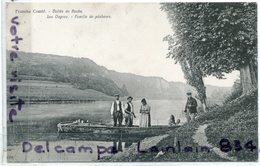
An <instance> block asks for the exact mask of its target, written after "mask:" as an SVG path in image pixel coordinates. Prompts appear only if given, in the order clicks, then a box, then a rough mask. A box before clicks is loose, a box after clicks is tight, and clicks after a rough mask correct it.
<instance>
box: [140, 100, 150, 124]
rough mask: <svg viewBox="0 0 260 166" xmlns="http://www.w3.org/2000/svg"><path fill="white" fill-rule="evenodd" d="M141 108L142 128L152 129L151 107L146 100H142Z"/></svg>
mask: <svg viewBox="0 0 260 166" xmlns="http://www.w3.org/2000/svg"><path fill="white" fill-rule="evenodd" d="M141 103H142V105H141V108H140V113H141V116H140V127H150V126H151V114H150V111H151V107H150V106H149V105H148V104H147V102H146V100H145V99H142V100H141Z"/></svg>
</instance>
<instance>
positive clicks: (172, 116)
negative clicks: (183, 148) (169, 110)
mask: <svg viewBox="0 0 260 166" xmlns="http://www.w3.org/2000/svg"><path fill="white" fill-rule="evenodd" d="M168 125H169V126H175V125H176V123H175V117H174V115H171V116H170V119H169V123H168Z"/></svg>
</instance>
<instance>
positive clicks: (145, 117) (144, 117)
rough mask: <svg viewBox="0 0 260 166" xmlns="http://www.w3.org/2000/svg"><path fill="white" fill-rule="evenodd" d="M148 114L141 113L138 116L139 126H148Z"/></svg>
mask: <svg viewBox="0 0 260 166" xmlns="http://www.w3.org/2000/svg"><path fill="white" fill-rule="evenodd" d="M150 123H151V122H150V115H149V114H145V113H142V114H141V116H140V125H139V127H149V126H150Z"/></svg>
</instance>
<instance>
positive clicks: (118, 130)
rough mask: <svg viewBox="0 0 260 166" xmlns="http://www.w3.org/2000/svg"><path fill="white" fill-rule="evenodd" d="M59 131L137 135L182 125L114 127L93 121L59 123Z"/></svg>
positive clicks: (151, 133)
mask: <svg viewBox="0 0 260 166" xmlns="http://www.w3.org/2000/svg"><path fill="white" fill-rule="evenodd" d="M57 127H58V132H59V133H75V134H76V133H89V134H102V135H124V136H126V135H132V136H133V135H136V136H141V135H145V136H153V135H160V134H164V133H167V132H168V131H171V130H174V129H177V128H178V127H180V126H172V127H170V126H167V125H157V126H151V127H147V128H140V127H138V126H133V127H126V126H121V127H118V126H116V127H114V126H109V125H105V124H95V125H94V124H91V123H75V122H71V123H59V124H58V125H57Z"/></svg>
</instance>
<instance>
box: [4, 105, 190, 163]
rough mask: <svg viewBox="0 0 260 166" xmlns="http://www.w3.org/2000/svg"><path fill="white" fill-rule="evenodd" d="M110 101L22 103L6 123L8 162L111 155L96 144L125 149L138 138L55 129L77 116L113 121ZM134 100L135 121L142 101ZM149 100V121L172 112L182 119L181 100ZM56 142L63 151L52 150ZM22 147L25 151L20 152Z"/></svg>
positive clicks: (160, 120) (159, 120)
mask: <svg viewBox="0 0 260 166" xmlns="http://www.w3.org/2000/svg"><path fill="white" fill-rule="evenodd" d="M111 104H112V101H96V102H90V103H82V104H41V105H39V104H26V105H24V107H23V108H22V111H19V112H18V113H17V115H16V116H15V117H14V122H13V123H10V122H9V123H8V141H7V142H8V160H9V161H10V162H14V161H21V162H37V161H41V162H46V161H57V162H58V161H96V160H98V158H99V157H104V156H109V155H111V154H109V153H106V152H105V153H104V154H100V155H98V147H103V148H109V147H111V146H113V147H116V148H117V150H119V151H124V150H125V149H126V148H127V147H129V146H131V145H132V144H133V143H136V142H137V141H139V140H129V139H127V138H118V139H114V138H113V140H112V139H111V140H110V139H108V140H103V139H99V138H93V139H90V138H91V137H89V136H86V135H84V134H79V135H75V134H72V135H67V136H66V137H60V135H59V134H58V133H57V127H56V125H57V123H59V122H64V121H72V120H76V119H82V120H84V121H86V120H89V121H91V122H93V123H105V124H112V120H111V118H110V107H111ZM133 104H134V111H135V114H136V116H137V118H135V119H134V124H135V125H138V124H139V116H140V114H139V109H140V106H141V102H140V101H133ZM148 104H149V105H150V106H151V123H152V125H167V124H168V120H169V117H170V115H171V114H173V115H174V116H175V118H176V119H180V121H181V123H184V122H185V115H184V113H183V110H184V107H185V101H184V100H148ZM24 142H27V143H24ZM47 142H48V148H47V146H46V143H47ZM23 143H24V147H23ZM37 145H40V146H42V147H43V149H45V150H44V151H45V152H44V153H41V154H38V153H37V152H36V151H35V147H36V146H37ZM57 146H59V150H64V152H62V153H57V151H56V150H55V147H57ZM81 146H85V147H90V148H91V149H92V153H90V152H86V153H83V152H79V148H80V147H81ZM68 147H69V150H72V149H74V151H75V152H74V153H70V152H71V151H69V152H67V148H68ZM72 147H74V148H72ZM47 149H48V151H47ZM23 150H27V151H28V152H23ZM103 150H104V149H103Z"/></svg>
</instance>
